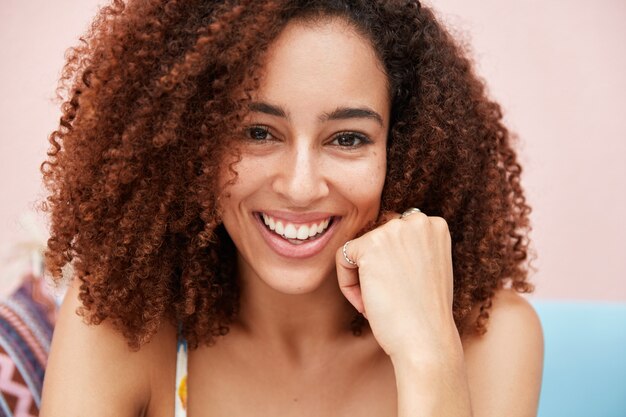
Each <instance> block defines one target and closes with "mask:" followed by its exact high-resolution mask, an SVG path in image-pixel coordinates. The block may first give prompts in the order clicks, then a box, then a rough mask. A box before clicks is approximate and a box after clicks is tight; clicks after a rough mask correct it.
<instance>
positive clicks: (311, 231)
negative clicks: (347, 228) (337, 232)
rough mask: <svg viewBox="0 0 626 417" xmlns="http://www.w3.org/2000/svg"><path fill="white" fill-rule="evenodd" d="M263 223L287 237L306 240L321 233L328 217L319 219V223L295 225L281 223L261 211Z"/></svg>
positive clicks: (326, 225) (328, 222)
mask: <svg viewBox="0 0 626 417" xmlns="http://www.w3.org/2000/svg"><path fill="white" fill-rule="evenodd" d="M261 216H262V218H263V223H265V225H266V226H267V227H268V228H269V229H270V230H273V231H274V232H276V233H277V234H279V235H281V236H283V237H285V238H287V239H298V240H307V239H308V238H311V237H314V236H316V235H319V234H320V233H323V232H324V231H325V230H326V229H327V228H328V225H329V224H330V218H328V219H326V220H323V221H321V222H320V223H319V224H311V225H302V226H296V225H294V224H292V223H285V224H283V222H282V221H280V220H275V219H274V218H272V217H271V216H269V215H267V214H265V213H262V214H261Z"/></svg>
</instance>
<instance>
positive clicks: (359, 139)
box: [331, 132, 372, 148]
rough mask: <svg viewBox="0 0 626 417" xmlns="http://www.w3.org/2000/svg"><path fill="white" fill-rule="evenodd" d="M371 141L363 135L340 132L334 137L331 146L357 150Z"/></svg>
mask: <svg viewBox="0 0 626 417" xmlns="http://www.w3.org/2000/svg"><path fill="white" fill-rule="evenodd" d="M371 142H372V141H371V140H370V139H369V138H368V137H367V136H365V135H363V134H361V133H356V132H342V133H338V134H337V135H335V137H334V139H333V141H332V142H331V144H333V145H335V146H340V147H342V148H358V147H360V146H363V145H367V144H368V143H371Z"/></svg>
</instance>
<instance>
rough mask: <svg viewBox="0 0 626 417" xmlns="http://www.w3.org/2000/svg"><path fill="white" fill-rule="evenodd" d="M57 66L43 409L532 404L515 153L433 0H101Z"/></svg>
mask: <svg viewBox="0 0 626 417" xmlns="http://www.w3.org/2000/svg"><path fill="white" fill-rule="evenodd" d="M62 81H63V82H64V85H65V86H66V91H67V92H68V96H67V100H66V102H65V104H64V107H63V116H62V118H61V127H60V129H59V130H57V131H56V132H54V133H53V134H52V136H51V142H52V143H53V145H54V149H52V150H51V151H50V152H49V160H48V161H47V162H45V163H44V164H43V165H42V171H43V172H44V176H45V179H46V181H47V186H48V187H49V189H50V190H51V195H50V196H49V198H48V201H47V203H46V204H47V208H48V209H49V211H50V213H51V220H52V227H51V232H52V233H51V238H50V240H49V252H48V253H47V265H48V268H49V269H50V271H51V272H52V274H53V275H54V276H55V277H57V278H58V277H60V276H61V269H62V268H63V267H64V266H65V265H66V264H67V263H68V262H70V261H71V262H72V266H73V270H74V271H73V275H74V278H73V280H72V282H71V285H70V289H69V292H68V295H67V296H66V299H65V301H64V304H63V306H62V308H61V312H60V319H59V323H58V325H57V328H56V331H55V336H54V340H53V346H52V349H51V354H50V360H49V366H48V370H47V375H46V381H45V386H44V400H43V404H42V415H43V416H48V417H50V416H57V415H58V416H60V415H63V416H84V415H89V416H100V415H102V416H105V415H107V416H108V415H116V416H171V415H172V414H173V412H174V408H175V401H176V402H180V404H179V405H180V406H179V408H178V409H177V412H176V415H179V416H180V415H183V413H184V412H186V413H187V415H189V416H191V417H198V416H231V417H232V416H240V415H241V416H243V415H246V416H250V415H259V416H265V415H267V416H287V415H288V416H309V415H310V416H344V415H346V416H348V415H349V416H354V415H361V416H392V415H397V416H415V415H420V416H421V415H423V416H496V415H497V416H502V415H507V416H529V415H534V414H535V413H536V409H537V401H538V393H539V387H540V379H541V367H542V343H543V342H542V336H541V328H540V324H539V322H538V319H537V317H536V315H535V313H534V311H533V309H532V307H530V305H529V304H528V303H527V302H526V301H524V300H523V299H522V298H521V297H520V296H519V295H517V294H516V291H518V292H528V291H530V290H531V289H532V287H531V286H530V284H528V283H527V281H526V275H527V272H526V265H525V259H526V257H527V239H526V233H527V229H528V218H527V216H528V213H529V211H530V209H529V207H528V206H527V205H526V203H525V199H524V196H523V193H522V189H521V187H520V184H519V175H520V166H519V165H518V163H517V162H516V156H515V152H514V151H513V150H512V148H511V139H510V135H509V133H508V131H507V130H506V128H505V127H504V126H503V125H502V123H501V118H502V116H501V112H500V109H499V107H498V105H497V104H495V103H493V102H491V101H489V100H488V99H487V98H486V95H485V92H484V87H483V85H482V83H481V82H480V81H479V80H478V79H477V77H476V76H475V74H474V73H473V71H472V68H471V65H470V62H469V61H468V59H467V58H466V57H465V56H464V54H463V52H462V51H461V49H460V48H459V47H458V46H456V44H455V43H454V42H453V40H452V39H451V38H450V36H449V35H448V34H447V32H446V31H445V30H444V29H443V28H442V27H441V25H440V24H439V23H438V22H437V21H436V19H435V18H434V17H433V13H432V12H431V11H430V10H429V9H428V8H426V7H424V6H422V5H420V4H419V3H418V2H416V1H394V0H386V1H369V0H367V1H366V0H363V1H356V0H351V1H340V0H336V1H298V0H284V1H283V0H281V1H276V2H269V1H268V2H255V1H228V2H225V3H222V2H214V1H206V0H194V1H191V0H186V1H184V2H176V1H170V2H165V1H147V0H142V1H139V0H137V1H129V2H128V3H127V4H126V5H124V4H123V3H122V2H121V1H114V2H113V4H112V5H111V6H109V7H106V8H104V9H103V10H102V12H101V13H100V15H99V16H98V18H97V19H96V21H95V23H94V24H93V25H92V28H91V31H90V32H89V34H88V36H87V37H86V39H85V40H84V43H83V45H81V46H79V47H77V48H74V49H73V50H72V51H71V53H70V54H69V58H68V63H67V65H66V67H65V71H64V73H63V78H62ZM416 207H419V209H421V211H420V210H418V209H416ZM487 330H488V331H487ZM177 340H178V341H181V340H182V341H184V343H186V344H187V346H188V347H189V350H188V351H186V350H185V349H184V343H183V344H182V345H181V346H182V347H181V349H179V350H178V354H177V348H176V346H177ZM177 358H178V360H177ZM177 362H178V363H177ZM185 373H187V376H185V377H183V378H182V384H181V385H180V386H179V387H178V388H177V389H176V390H175V379H176V375H178V376H179V377H180V376H182V375H184V374H185ZM179 379H180V378H179ZM185 410H186V411H185Z"/></svg>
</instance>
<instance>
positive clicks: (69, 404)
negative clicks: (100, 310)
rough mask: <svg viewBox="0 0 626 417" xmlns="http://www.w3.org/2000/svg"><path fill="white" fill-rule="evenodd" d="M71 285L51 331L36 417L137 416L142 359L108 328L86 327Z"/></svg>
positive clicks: (142, 395) (142, 399)
mask: <svg viewBox="0 0 626 417" xmlns="http://www.w3.org/2000/svg"><path fill="white" fill-rule="evenodd" d="M77 287H78V285H76V282H74V283H73V285H71V287H70V288H69V289H68V293H67V295H66V296H65V300H64V301H63V305H62V306H61V310H60V311H59V318H58V322H57V324H56V327H55V331H54V336H53V338H52V345H51V349H50V356H49V359H48V366H47V368H46V375H45V379H44V386H43V395H42V405H41V414H40V415H41V416H42V417H57V416H59V417H60V416H63V417H74V416H76V417H78V416H87V415H88V416H93V417H97V416H112V415H115V416H120V417H126V416H128V417H136V416H139V415H142V414H143V412H144V407H145V404H147V400H148V398H149V394H150V392H149V381H148V378H147V373H146V372H145V371H142V370H141V367H140V365H141V363H142V361H143V356H145V355H143V354H142V353H141V351H140V352H131V351H130V349H129V348H128V346H127V344H126V341H125V340H124V338H123V337H122V336H121V335H120V334H119V333H118V332H117V331H115V330H114V329H113V328H112V327H111V326H110V325H109V324H108V323H106V322H104V323H102V324H100V325H98V326H88V325H86V324H85V323H84V322H83V320H82V318H81V317H79V316H78V315H77V314H76V309H77V308H78V307H79V306H80V301H79V300H78V288H77Z"/></svg>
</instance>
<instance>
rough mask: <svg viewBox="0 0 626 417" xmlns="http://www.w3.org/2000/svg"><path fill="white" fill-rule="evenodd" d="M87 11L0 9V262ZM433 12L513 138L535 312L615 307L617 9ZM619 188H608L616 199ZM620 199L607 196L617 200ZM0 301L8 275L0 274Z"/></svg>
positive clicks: (465, 5) (623, 113)
mask: <svg viewBox="0 0 626 417" xmlns="http://www.w3.org/2000/svg"><path fill="white" fill-rule="evenodd" d="M98 3H102V2H101V1H96V0H55V1H54V2H46V1H32V0H22V1H18V0H3V1H2V2H0V16H1V17H0V47H1V53H2V60H1V61H0V93H1V94H0V118H1V122H2V126H3V131H2V134H1V136H0V195H1V196H2V197H1V203H0V253H2V254H6V252H7V244H8V243H9V242H15V241H16V239H19V238H20V236H23V235H24V234H25V232H24V231H20V228H19V226H18V224H17V222H18V218H19V216H20V214H21V213H23V212H25V211H28V210H30V207H31V205H32V202H33V201H34V200H35V199H36V198H38V197H39V196H40V195H41V189H40V186H39V171H38V169H39V163H40V162H41V160H42V159H43V155H44V154H45V151H46V149H47V147H48V145H47V140H46V137H47V135H48V133H49V132H50V131H51V130H52V129H54V128H55V126H56V122H57V119H58V116H59V112H58V108H57V106H56V105H55V104H54V103H53V102H52V98H53V96H54V94H53V93H54V88H55V86H56V79H57V77H58V74H59V71H60V68H61V66H62V63H63V53H64V51H65V49H66V48H67V47H69V46H71V45H73V44H75V43H76V39H77V37H78V35H79V34H80V33H82V31H83V30H84V29H86V27H87V25H88V23H89V19H90V18H91V16H92V15H93V14H94V12H95V11H96V9H97V4H98ZM476 4H478V3H477V2H467V1H462V0H440V1H437V2H436V7H437V9H438V10H439V11H440V14H441V16H442V17H443V18H444V19H445V20H446V21H447V22H449V23H450V24H451V25H453V26H454V27H455V28H456V30H457V31H458V32H459V33H461V34H462V35H463V36H465V37H466V38H468V39H469V40H470V42H471V44H472V50H473V54H474V56H475V58H476V60H477V62H478V63H479V66H478V68H479V73H480V74H482V75H483V76H484V77H485V78H486V79H487V80H488V82H489V85H490V88H491V91H492V94H493V96H494V97H495V98H497V99H498V100H499V101H500V102H501V103H502V104H503V107H504V109H505V111H506V115H507V120H508V122H509V125H510V126H511V127H512V128H513V129H514V130H515V131H516V132H517V133H518V134H519V136H520V137H521V159H522V161H523V163H524V166H525V176H524V178H523V179H524V184H525V186H526V188H527V190H528V197H529V200H530V202H531V204H532V205H533V207H534V213H533V221H534V228H535V230H534V232H533V239H534V242H535V248H536V251H537V252H538V256H539V257H538V259H537V260H536V262H535V266H536V268H537V272H536V273H535V275H534V278H533V281H534V282H535V283H536V284H537V292H536V295H535V296H536V297H538V298H544V299H545V298H567V299H581V300H614V301H622V302H624V301H626V260H625V259H626V258H625V257H624V252H625V249H626V248H625V245H624V243H623V242H622V240H621V239H622V238H623V237H624V236H626V222H625V220H624V217H623V216H624V213H626V193H625V192H624V185H623V184H624V180H626V164H625V163H624V162H623V159H624V157H625V156H626V141H625V139H626V137H625V136H626V110H625V109H626V98H625V94H624V93H626V76H625V75H624V74H626V52H624V47H623V42H624V39H626V26H625V25H624V24H623V22H624V21H626V3H625V2H623V1H622V0H600V1H597V2H593V4H591V3H589V2H583V1H580V0H572V1H565V0H553V1H550V2H542V1H538V0H535V1H522V2H520V1H503V0H500V1H496V0H483V1H481V2H480V6H476ZM618 187H619V188H618ZM620 189H621V190H622V191H619V190H620ZM0 273H2V275H1V277H2V278H0V287H2V286H3V285H4V284H5V283H6V282H7V280H8V279H9V278H8V275H9V274H8V273H7V272H6V271H5V270H3V268H2V267H0Z"/></svg>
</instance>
